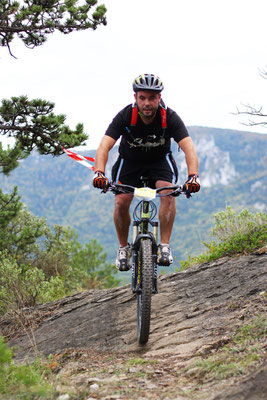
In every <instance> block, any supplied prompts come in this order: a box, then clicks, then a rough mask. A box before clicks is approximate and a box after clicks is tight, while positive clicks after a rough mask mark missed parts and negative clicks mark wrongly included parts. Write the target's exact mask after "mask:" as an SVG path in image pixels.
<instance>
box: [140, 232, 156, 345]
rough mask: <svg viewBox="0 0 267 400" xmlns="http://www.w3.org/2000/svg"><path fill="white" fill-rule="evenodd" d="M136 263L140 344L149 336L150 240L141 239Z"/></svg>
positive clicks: (151, 266) (151, 273)
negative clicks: (137, 268) (138, 285)
mask: <svg viewBox="0 0 267 400" xmlns="http://www.w3.org/2000/svg"><path fill="white" fill-rule="evenodd" d="M138 263H139V272H138V273H139V274H140V275H139V278H140V290H139V291H138V293H137V338H138V341H139V343H140V344H145V343H146V342H147V341H148V337H149V329H150V314H151V295H152V281H153V257H152V242H151V240H149V239H144V240H142V241H141V244H140V250H139V259H138Z"/></svg>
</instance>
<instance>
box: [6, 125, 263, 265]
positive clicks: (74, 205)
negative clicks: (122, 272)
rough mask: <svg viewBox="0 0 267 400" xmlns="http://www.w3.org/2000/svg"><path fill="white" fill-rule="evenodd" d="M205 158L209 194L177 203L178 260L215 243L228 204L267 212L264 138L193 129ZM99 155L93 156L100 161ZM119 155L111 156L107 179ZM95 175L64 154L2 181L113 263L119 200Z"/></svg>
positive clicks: (30, 163)
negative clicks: (214, 230) (217, 216)
mask: <svg viewBox="0 0 267 400" xmlns="http://www.w3.org/2000/svg"><path fill="white" fill-rule="evenodd" d="M189 132H190V134H191V136H192V137H193V140H194V142H195V144H196V148H197V151H198V155H199V159H200V179H201V183H202V188H201V191H200V192H199V193H198V194H196V195H194V196H193V197H192V198H190V199H186V198H185V197H182V196H181V197H180V198H178V199H177V209H178V212H177V216H176V223H175V226H174V230H173V236H172V243H171V244H172V248H173V253H174V255H175V256H176V257H177V261H176V262H175V263H174V266H173V267H172V270H173V268H175V267H178V265H179V263H178V260H179V259H181V258H186V257H187V255H189V254H197V253H199V252H200V250H201V248H202V250H203V245H202V244H201V241H207V240H209V239H210V238H209V229H210V227H211V225H212V224H213V214H214V213H215V212H217V211H219V210H222V209H225V206H226V205H231V206H232V207H233V208H235V209H237V210H240V209H243V208H245V207H247V208H249V209H255V210H257V211H259V210H264V208H265V209H266V198H267V193H266V186H267V185H266V161H267V160H266V143H267V137H266V136H265V135H260V134H256V133H249V132H243V131H231V130H223V129H214V128H204V127H190V128H189ZM173 153H174V157H175V159H176V161H177V164H178V167H179V171H180V175H179V183H180V184H182V183H183V182H184V181H185V179H186V165H185V161H184V155H183V153H182V152H178V151H177V145H176V144H174V146H173ZM94 154H95V150H90V151H86V155H88V156H94ZM116 156H117V148H116V149H114V150H113V151H112V153H111V155H110V159H109V164H108V169H107V174H108V176H110V168H111V165H112V163H113V162H114V160H115V159H116ZM91 180H92V172H91V171H90V170H88V169H86V168H84V167H82V166H80V165H79V164H78V163H76V162H75V161H73V160H71V159H70V158H68V157H67V156H66V155H63V156H61V157H59V158H53V157H52V156H40V155H39V154H37V153H33V154H32V155H31V156H30V157H28V158H27V159H25V160H23V161H21V163H20V167H19V168H17V169H16V170H14V171H13V172H12V173H11V174H10V176H8V177H7V176H3V175H2V176H0V187H1V188H2V190H3V192H4V193H8V192H10V191H11V188H12V187H13V186H14V185H17V186H18V190H19V194H20V195H21V198H22V201H23V202H24V203H26V204H27V206H28V207H29V209H30V210H31V211H32V212H33V213H34V214H35V215H37V216H44V217H46V218H47V221H48V223H49V224H55V223H56V224H61V225H64V226H71V227H72V228H74V229H75V230H76V231H77V233H78V234H79V240H80V241H81V242H83V243H85V242H89V241H90V240H91V239H97V240H98V241H99V242H100V243H101V245H102V246H103V247H104V249H105V250H106V251H107V253H108V259H109V260H113V259H114V257H115V253H116V249H117V240H116V235H115V231H114V227H113V218H112V211H113V195H112V194H110V193H108V194H101V193H100V191H98V190H97V189H94V188H93V187H92V185H91ZM264 182H265V183H264Z"/></svg>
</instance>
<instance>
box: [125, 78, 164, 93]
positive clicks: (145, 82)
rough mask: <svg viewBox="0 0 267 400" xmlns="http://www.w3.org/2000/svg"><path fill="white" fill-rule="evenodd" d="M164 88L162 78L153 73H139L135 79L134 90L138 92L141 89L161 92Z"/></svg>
mask: <svg viewBox="0 0 267 400" xmlns="http://www.w3.org/2000/svg"><path fill="white" fill-rule="evenodd" d="M163 89H164V86H163V82H162V80H161V79H160V78H159V77H158V76H157V75H153V74H143V75H139V76H138V77H137V78H135V80H134V81H133V90H134V92H135V93H136V92H138V91H139V90H154V91H155V92H161V91H162V90H163Z"/></svg>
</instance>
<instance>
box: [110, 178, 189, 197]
mask: <svg viewBox="0 0 267 400" xmlns="http://www.w3.org/2000/svg"><path fill="white" fill-rule="evenodd" d="M135 189H137V188H136V187H134V186H130V185H124V184H122V183H110V182H109V185H108V188H107V190H108V191H110V192H112V193H114V194H122V193H124V194H132V195H134V192H135ZM148 189H150V188H148ZM151 190H155V191H156V197H165V196H173V197H178V196H180V195H181V194H185V195H186V190H185V188H184V186H179V185H174V186H163V187H160V188H157V189H151ZM163 190H171V192H169V193H164V194H160V193H159V192H162V191H163ZM187 196H188V195H187Z"/></svg>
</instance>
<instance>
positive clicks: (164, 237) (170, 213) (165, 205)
mask: <svg viewBox="0 0 267 400" xmlns="http://www.w3.org/2000/svg"><path fill="white" fill-rule="evenodd" d="M162 186H173V184H172V183H170V182H165V181H157V182H156V187H157V188H158V187H162ZM161 193H162V194H163V193H166V192H165V191H163V192H161ZM175 214H176V202H175V198H174V197H172V196H167V197H161V198H160V207H159V222H160V238H161V239H160V242H161V243H169V242H170V237H171V232H172V227H173V222H174V218H175Z"/></svg>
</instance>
